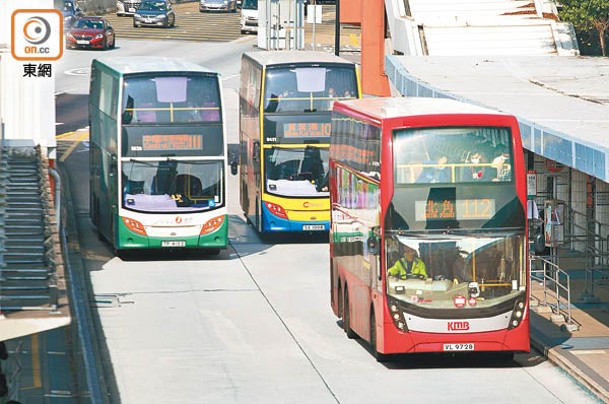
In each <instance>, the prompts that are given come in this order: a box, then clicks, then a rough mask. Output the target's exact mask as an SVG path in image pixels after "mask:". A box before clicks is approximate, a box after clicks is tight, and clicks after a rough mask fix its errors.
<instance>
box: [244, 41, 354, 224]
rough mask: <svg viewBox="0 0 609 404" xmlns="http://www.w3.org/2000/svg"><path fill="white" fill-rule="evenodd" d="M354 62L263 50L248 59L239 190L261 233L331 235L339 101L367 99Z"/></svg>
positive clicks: (307, 53) (326, 55)
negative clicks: (331, 166) (331, 170)
mask: <svg viewBox="0 0 609 404" xmlns="http://www.w3.org/2000/svg"><path fill="white" fill-rule="evenodd" d="M360 96H361V85H360V79H359V73H358V69H357V67H356V65H355V63H352V62H350V61H348V60H345V59H343V58H340V57H337V56H334V55H332V54H329V53H325V52H310V51H259V52H248V53H245V54H244V55H243V57H242V62H241V84H240V89H239V103H240V104H239V116H240V130H239V133H240V136H239V142H240V158H239V161H240V193H241V207H242V208H243V211H244V213H245V216H246V218H247V220H248V221H249V222H250V223H252V225H253V226H254V227H255V228H256V230H257V231H258V232H259V233H261V234H271V233H277V232H324V231H326V232H327V231H328V230H329V225H330V211H329V208H330V201H329V192H328V183H327V178H328V177H327V174H328V161H329V155H328V150H329V146H330V132H331V123H330V122H331V113H332V105H333V102H334V101H335V100H346V99H352V98H360Z"/></svg>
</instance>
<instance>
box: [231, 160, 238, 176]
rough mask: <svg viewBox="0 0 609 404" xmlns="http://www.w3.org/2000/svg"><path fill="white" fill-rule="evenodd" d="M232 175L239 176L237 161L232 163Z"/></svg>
mask: <svg viewBox="0 0 609 404" xmlns="http://www.w3.org/2000/svg"><path fill="white" fill-rule="evenodd" d="M230 173H231V174H232V175H237V162H236V161H235V160H233V161H231V162H230Z"/></svg>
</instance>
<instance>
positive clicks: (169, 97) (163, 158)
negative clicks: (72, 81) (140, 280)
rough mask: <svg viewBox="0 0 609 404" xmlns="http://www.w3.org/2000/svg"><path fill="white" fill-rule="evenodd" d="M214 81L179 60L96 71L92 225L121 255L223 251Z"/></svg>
mask: <svg viewBox="0 0 609 404" xmlns="http://www.w3.org/2000/svg"><path fill="white" fill-rule="evenodd" d="M221 100H222V92H221V87H220V81H219V76H218V74H217V73H215V72H212V71H209V70H207V69H204V68H202V67H201V66H198V65H196V64H192V63H189V62H186V61H183V60H181V59H169V58H152V57H143V58H129V59H126V58H114V59H107V60H103V59H101V60H100V59H96V60H94V61H93V64H92V80H91V92H90V104H89V113H90V118H91V128H90V130H91V151H90V153H91V163H90V164H91V166H90V167H91V184H90V185H91V187H90V189H91V191H90V192H91V217H92V220H93V223H94V224H95V225H96V227H97V230H98V232H99V233H100V234H101V235H102V236H104V237H105V238H106V239H107V240H109V241H110V242H111V243H112V244H113V246H114V248H115V249H116V250H117V251H118V252H120V251H121V250H125V249H133V248H200V249H204V250H206V251H207V252H209V253H218V252H219V251H220V249H223V248H225V247H226V245H227V243H228V223H227V220H226V215H227V211H226V200H225V195H226V178H225V177H226V167H227V157H226V156H227V146H226V137H225V134H224V124H223V122H224V121H223V110H222V102H221Z"/></svg>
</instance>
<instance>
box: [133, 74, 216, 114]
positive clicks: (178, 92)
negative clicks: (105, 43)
mask: <svg viewBox="0 0 609 404" xmlns="http://www.w3.org/2000/svg"><path fill="white" fill-rule="evenodd" d="M220 105H221V103H220V90H219V88H218V81H217V78H216V76H213V75H209V76H206V75H190V76H186V75H173V76H168V75H160V74H159V75H158V76H156V77H150V75H147V76H146V77H137V76H134V77H132V78H127V79H125V84H124V89H123V105H122V120H123V125H146V124H150V123H172V122H191V123H197V122H216V123H219V122H220V117H221V111H220Z"/></svg>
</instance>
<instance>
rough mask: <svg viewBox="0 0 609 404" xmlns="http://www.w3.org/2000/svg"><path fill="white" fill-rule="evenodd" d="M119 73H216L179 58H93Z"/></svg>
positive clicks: (94, 60) (94, 61)
mask: <svg viewBox="0 0 609 404" xmlns="http://www.w3.org/2000/svg"><path fill="white" fill-rule="evenodd" d="M96 62H97V63H102V64H104V65H106V66H108V67H109V68H110V69H112V70H115V71H116V72H118V73H120V74H132V73H155V72H201V73H217V72H215V71H213V70H210V69H207V68H205V67H203V66H201V65H198V64H196V63H193V62H189V61H188V60H185V59H180V58H169V57H156V56H129V57H112V58H99V59H93V63H96Z"/></svg>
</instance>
